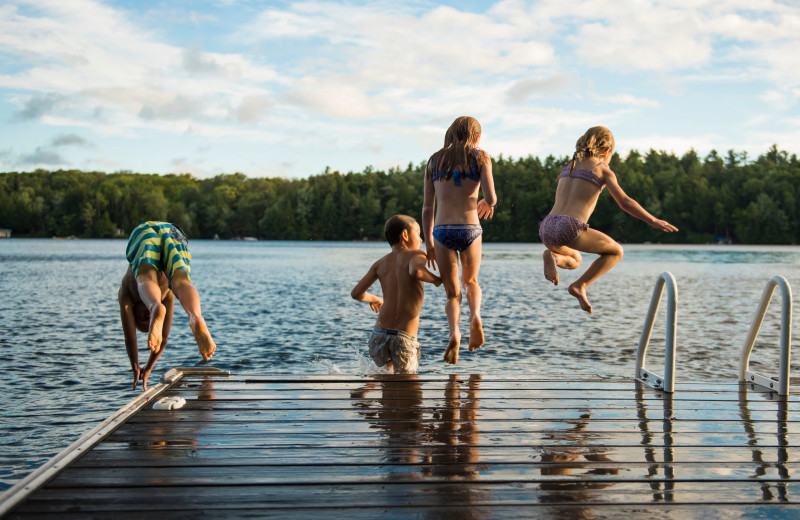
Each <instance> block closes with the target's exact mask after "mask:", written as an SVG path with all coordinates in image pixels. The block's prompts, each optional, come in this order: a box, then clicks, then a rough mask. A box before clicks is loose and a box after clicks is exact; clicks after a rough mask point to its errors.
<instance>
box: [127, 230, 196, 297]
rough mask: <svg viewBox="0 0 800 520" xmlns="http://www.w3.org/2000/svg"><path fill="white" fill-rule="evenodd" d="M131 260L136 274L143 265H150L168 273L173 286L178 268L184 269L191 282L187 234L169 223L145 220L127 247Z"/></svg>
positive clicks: (190, 256)
mask: <svg viewBox="0 0 800 520" xmlns="http://www.w3.org/2000/svg"><path fill="white" fill-rule="evenodd" d="M125 256H126V257H127V258H128V263H129V264H131V271H133V277H134V278H136V276H138V274H139V266H140V265H142V264H143V263H144V264H150V265H152V266H153V267H155V268H156V269H158V270H159V271H163V272H164V274H166V275H167V280H169V281H170V285H172V276H173V275H174V274H175V271H176V270H178V269H182V270H183V271H185V272H186V276H187V278H188V279H189V281H190V282H191V277H190V276H189V274H190V273H191V267H190V263H191V261H192V255H191V253H189V247H188V242H187V240H186V234H185V233H184V232H183V230H182V229H181V228H179V227H178V226H176V225H175V224H170V223H169V222H156V221H147V222H142V223H141V224H139V225H138V226H136V228H135V229H134V230H133V231H132V232H131V236H130V238H129V239H128V247H127V249H126V250H125Z"/></svg>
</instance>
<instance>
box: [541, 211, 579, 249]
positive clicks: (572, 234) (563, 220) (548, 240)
mask: <svg viewBox="0 0 800 520" xmlns="http://www.w3.org/2000/svg"><path fill="white" fill-rule="evenodd" d="M587 229H589V224H587V223H586V222H581V221H580V220H579V219H577V218H575V217H573V216H571V215H553V214H550V215H547V216H546V217H545V218H544V220H543V221H541V222H540V223H539V238H541V239H542V242H543V243H544V244H545V245H548V246H553V247H561V246H565V245H567V244H569V243H570V242H572V241H573V240H575V239H576V238H578V236H579V235H580V234H581V233H583V232H584V231H586V230H587Z"/></svg>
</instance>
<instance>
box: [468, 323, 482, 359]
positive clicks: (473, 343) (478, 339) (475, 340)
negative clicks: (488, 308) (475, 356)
mask: <svg viewBox="0 0 800 520" xmlns="http://www.w3.org/2000/svg"><path fill="white" fill-rule="evenodd" d="M482 346H483V323H481V318H480V316H471V317H470V319H469V351H470V352H472V351H473V350H478V349H479V348H481V347H482Z"/></svg>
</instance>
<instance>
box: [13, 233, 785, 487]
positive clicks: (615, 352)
mask: <svg viewBox="0 0 800 520" xmlns="http://www.w3.org/2000/svg"><path fill="white" fill-rule="evenodd" d="M190 247H191V250H192V255H193V261H192V280H193V283H194V284H195V286H196V287H197V288H198V291H199V292H200V297H201V300H202V305H203V314H204V316H205V318H206V320H207V322H208V325H209V329H210V330H211V333H212V335H213V336H214V338H215V340H216V342H217V353H216V354H215V356H214V358H213V359H212V360H211V361H210V363H209V365H211V366H214V367H219V368H222V369H226V370H230V371H232V372H234V373H236V374H237V375H241V374H277V373H293V374H369V373H375V372H377V371H378V369H377V368H376V367H375V366H374V365H373V364H372V362H371V361H370V359H369V357H368V356H367V354H366V343H367V339H368V336H369V331H370V330H371V328H372V325H373V323H374V314H372V313H371V311H370V310H369V306H368V305H366V304H363V303H360V302H356V301H354V300H352V299H351V298H350V290H351V289H352V287H353V285H355V283H356V282H357V281H358V280H359V279H360V278H361V276H363V274H364V273H365V272H366V270H367V269H368V268H369V266H370V265H371V263H372V262H373V261H374V260H375V259H377V258H378V257H379V256H380V255H383V254H385V253H386V252H387V251H388V246H387V245H386V244H385V243H340V242H335V243H325V242H221V241H202V240H193V241H191V243H190ZM542 251H543V247H542V246H541V245H540V244H486V245H484V254H483V264H482V268H481V276H480V281H481V285H482V287H483V290H484V306H483V312H482V314H483V319H484V325H485V328H486V346H485V347H484V348H483V349H481V350H479V351H478V352H476V353H468V352H466V351H465V350H466V349H464V350H462V354H461V358H460V361H459V364H458V365H457V366H446V365H445V364H444V363H443V362H442V361H441V357H442V354H443V352H444V348H445V346H446V344H447V321H446V319H445V316H444V289H443V288H441V287H440V288H434V287H432V286H427V290H426V301H425V304H424V306H423V312H422V320H421V325H420V334H419V339H420V343H421V344H422V347H423V354H422V359H421V360H420V373H436V374H442V373H461V374H470V373H482V374H491V375H497V376H505V377H517V376H524V377H537V376H545V375H553V374H556V375H559V376H562V377H564V378H565V379H568V378H570V377H577V376H588V375H593V374H597V375H601V376H613V377H626V378H630V377H631V376H632V375H633V371H634V365H635V357H636V346H637V344H638V340H639V335H640V334H641V330H642V326H643V323H644V318H645V315H646V312H647V307H648V305H649V302H650V297H651V294H652V292H653V287H654V285H655V281H656V279H657V277H658V275H659V274H660V273H662V272H664V271H669V272H671V273H673V275H674V276H675V278H676V280H677V283H678V294H679V304H678V332H677V338H678V352H677V370H676V382H677V387H678V389H679V388H680V383H681V382H687V381H709V382H721V381H735V380H736V376H737V370H738V369H737V367H738V357H739V351H740V350H741V347H742V344H743V342H744V340H745V338H746V336H747V332H748V330H749V327H750V323H751V321H752V317H753V314H754V312H755V310H756V307H757V306H758V302H759V300H760V297H761V293H762V291H763V289H764V286H765V285H766V282H767V281H768V280H769V278H770V277H772V276H773V275H782V276H785V277H786V278H787V279H788V280H789V283H790V284H792V285H794V287H795V293H797V292H798V287H800V247H796V246H784V247H748V246H658V245H629V246H626V247H625V251H626V253H625V258H624V259H623V261H622V262H621V263H620V264H618V265H617V266H616V267H615V268H614V269H613V270H612V271H611V272H610V273H609V274H607V275H606V276H604V277H603V278H601V279H600V280H599V281H598V282H596V283H595V284H594V285H593V286H592V287H591V288H590V289H589V299H590V301H591V302H592V304H593V306H594V309H595V313H594V314H592V315H588V314H586V313H584V312H582V311H581V310H580V309H579V307H578V305H577V301H576V300H575V299H574V298H572V297H571V296H569V295H568V294H567V292H566V286H567V285H568V284H569V283H570V282H571V281H572V280H574V279H575V278H577V276H578V275H579V274H580V273H581V272H582V271H583V269H584V268H585V265H584V266H583V267H582V268H581V269H579V270H577V271H573V272H564V271H562V272H561V280H562V283H561V285H560V286H559V287H554V286H552V284H550V283H549V282H547V281H546V280H545V279H544V278H543V277H542V272H541V269H542V267H541V254H542ZM593 258H594V257H593V256H592V255H586V260H587V261H590V260H592V259H593ZM587 263H588V262H587ZM126 267H127V264H126V261H125V241H124V240H25V239H7V240H0V327H2V328H0V353H2V355H0V373H2V376H1V377H0V390H1V391H2V395H3V405H2V409H1V410H0V417H2V421H1V422H0V491H2V490H3V489H5V488H8V487H9V486H11V485H13V483H14V482H15V481H17V480H19V479H20V478H22V477H23V476H25V475H26V474H27V473H29V472H30V471H32V470H33V469H35V468H36V467H38V466H40V465H41V464H42V463H44V462H45V461H46V460H48V459H49V458H51V457H52V456H53V455H55V454H57V453H58V452H59V451H61V450H62V449H64V448H65V447H66V446H68V445H69V444H70V443H72V442H73V441H75V440H76V439H77V438H79V437H80V436H81V435H83V434H84V433H85V432H87V431H89V430H91V429H92V428H93V427H94V426H95V425H96V424H98V423H99V422H101V421H102V420H104V419H105V418H106V417H108V416H109V415H110V414H111V413H113V412H115V411H116V410H118V409H119V408H120V407H122V406H123V405H124V404H126V403H127V402H128V401H130V400H131V399H132V398H134V397H135V395H136V394H135V393H134V392H132V391H131V390H130V384H131V375H130V368H129V363H128V359H127V356H126V354H125V347H124V342H123V336H122V331H121V328H120V325H119V310H118V306H117V300H116V293H117V288H118V286H119V281H120V279H121V277H122V275H123V274H124V272H125V270H126ZM374 291H375V292H378V293H379V291H380V289H379V287H378V286H377V284H376V286H375V287H374ZM665 307H666V298H665V300H664V302H663V303H662V305H661V310H660V311H659V317H658V319H657V321H656V326H655V329H654V332H653V336H652V339H651V342H650V349H649V352H648V363H647V366H648V368H650V369H651V370H653V371H660V370H661V366H662V365H663V363H661V362H660V360H661V359H663V355H664V329H665V327H664V322H665V319H664V314H665V310H664V309H665ZM795 308H797V306H795ZM466 310H467V307H466V299H465V301H464V311H465V314H466ZM769 311H770V312H769V313H768V316H767V319H766V320H765V322H764V325H763V327H762V332H761V334H760V335H759V340H758V342H757V344H756V350H755V351H754V354H753V357H752V358H751V367H753V369H755V370H759V371H761V372H777V368H774V369H773V368H772V367H777V359H778V341H779V340H778V337H779V325H780V303H779V296H778V293H776V296H775V297H774V298H773V303H772V305H771V306H770V309H769ZM187 323H188V320H187V318H186V315H185V313H184V312H183V310H182V309H181V308H180V307H179V306H178V305H176V309H175V321H174V324H173V328H172V333H171V335H170V338H169V345H168V347H167V350H166V352H165V353H164V355H163V356H162V357H161V359H160V360H159V362H158V364H157V365H156V369H155V370H154V372H153V375H152V376H151V378H150V382H151V384H155V383H157V382H158V381H159V379H160V376H161V374H163V373H164V372H165V371H166V370H167V369H168V368H170V367H174V366H193V365H201V364H202V363H201V360H200V356H199V354H198V353H197V348H196V346H195V343H194V340H193V338H192V336H191V333H190V331H189V328H188V324H187ZM463 326H464V324H463V323H462V327H463ZM463 332H464V335H465V337H466V329H465V328H464V330H463ZM793 342H794V344H795V345H797V344H798V332H797V330H795V332H794V333H793ZM139 343H140V346H141V345H146V340H145V338H144V335H143V334H140V336H139ZM145 350H146V346H145ZM146 356H147V353H146V352H142V353H141V354H140V358H142V359H146ZM795 359H800V358H799V357H798V356H795ZM140 388H141V387H140Z"/></svg>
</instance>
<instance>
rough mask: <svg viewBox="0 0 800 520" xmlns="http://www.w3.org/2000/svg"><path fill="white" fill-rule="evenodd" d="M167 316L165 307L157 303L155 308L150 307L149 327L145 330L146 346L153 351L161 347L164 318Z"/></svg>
mask: <svg viewBox="0 0 800 520" xmlns="http://www.w3.org/2000/svg"><path fill="white" fill-rule="evenodd" d="M166 316H167V308H166V307H164V305H162V304H160V303H159V304H158V305H157V307H156V308H155V309H150V327H149V329H148V330H147V348H149V349H150V350H152V351H153V352H158V349H160V348H161V339H162V337H163V330H162V329H163V328H164V318H165V317H166Z"/></svg>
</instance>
